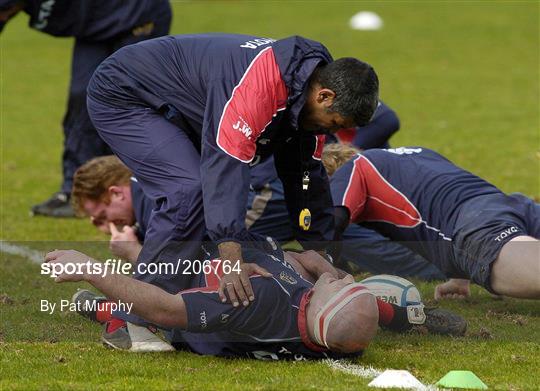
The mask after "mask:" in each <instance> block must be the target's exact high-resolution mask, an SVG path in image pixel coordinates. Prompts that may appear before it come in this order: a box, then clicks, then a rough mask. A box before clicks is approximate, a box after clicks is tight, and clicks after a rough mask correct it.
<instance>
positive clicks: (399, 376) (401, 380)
mask: <svg viewBox="0 0 540 391" xmlns="http://www.w3.org/2000/svg"><path fill="white" fill-rule="evenodd" d="M368 386H369V387H377V388H392V387H393V388H413V389H423V388H425V386H424V385H423V384H422V383H420V381H418V379H417V378H415V377H414V376H413V375H412V374H411V373H410V372H408V371H402V370H399V371H398V370H395V369H388V370H386V371H384V372H383V373H381V374H380V375H379V376H377V377H376V378H375V379H373V380H372V381H371V383H369V384H368Z"/></svg>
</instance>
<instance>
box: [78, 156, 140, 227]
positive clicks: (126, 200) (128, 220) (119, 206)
mask: <svg viewBox="0 0 540 391" xmlns="http://www.w3.org/2000/svg"><path fill="white" fill-rule="evenodd" d="M130 177H131V171H130V170H129V169H128V168H127V167H126V166H125V165H124V164H122V162H121V161H120V160H119V159H118V158H117V157H116V156H112V155H111V156H102V157H97V158H94V159H92V160H90V161H88V162H87V163H85V164H83V165H82V166H81V167H79V169H78V170H77V171H76V172H75V175H74V176H73V189H72V193H71V195H72V202H73V206H74V208H75V211H76V212H77V214H79V215H81V216H90V219H91V220H92V223H93V224H94V225H95V226H96V227H97V228H98V229H99V230H101V231H103V232H106V233H109V223H110V222H112V223H114V224H116V225H119V226H123V225H133V224H134V223H135V217H134V213H133V205H132V202H131V187H130Z"/></svg>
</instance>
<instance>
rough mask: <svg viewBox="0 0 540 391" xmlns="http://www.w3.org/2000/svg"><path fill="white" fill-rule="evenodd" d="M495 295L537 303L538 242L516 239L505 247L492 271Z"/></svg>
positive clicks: (539, 275)
mask: <svg viewBox="0 0 540 391" xmlns="http://www.w3.org/2000/svg"><path fill="white" fill-rule="evenodd" d="M491 288H492V289H493V291H494V292H496V293H498V294H500V295H505V296H511V297H519V298H523V299H540V240H538V239H535V238H533V237H530V236H517V237H515V238H513V239H512V240H510V241H509V242H508V243H506V244H505V245H504V246H503V248H502V250H501V252H500V254H499V256H498V258H497V260H496V261H495V262H494V263H493V266H492V269H491Z"/></svg>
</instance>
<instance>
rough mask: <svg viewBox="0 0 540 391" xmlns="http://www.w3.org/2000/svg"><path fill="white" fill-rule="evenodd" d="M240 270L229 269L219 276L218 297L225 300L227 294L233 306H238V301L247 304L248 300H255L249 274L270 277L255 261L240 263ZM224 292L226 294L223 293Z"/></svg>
mask: <svg viewBox="0 0 540 391" xmlns="http://www.w3.org/2000/svg"><path fill="white" fill-rule="evenodd" d="M240 270H241V271H240V272H237V271H231V272H230V273H228V274H224V275H223V277H221V281H220V284H219V290H218V293H219V297H220V299H221V301H222V302H223V303H225V302H226V301H227V296H229V300H230V301H231V303H232V305H233V306H234V307H238V305H239V303H242V305H243V306H244V307H245V306H248V305H249V302H250V301H253V300H255V294H254V293H253V288H252V287H251V281H250V280H249V276H250V275H252V274H259V275H261V276H263V277H272V274H270V273H268V271H267V270H266V269H265V268H263V267H260V266H259V265H257V264H255V263H243V262H242V263H240ZM225 292H226V295H225Z"/></svg>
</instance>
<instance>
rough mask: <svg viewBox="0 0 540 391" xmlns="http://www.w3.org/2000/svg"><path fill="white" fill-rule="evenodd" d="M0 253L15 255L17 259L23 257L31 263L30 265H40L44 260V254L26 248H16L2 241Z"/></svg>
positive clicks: (0, 242)
mask: <svg viewBox="0 0 540 391" xmlns="http://www.w3.org/2000/svg"><path fill="white" fill-rule="evenodd" d="M0 252H3V253H6V254H10V255H17V256H19V257H23V258H26V259H28V260H30V261H32V263H37V264H42V263H43V260H44V259H45V254H44V253H41V252H39V251H37V250H34V249H31V248H29V247H26V246H17V245H15V244H11V243H9V242H5V241H3V240H2V241H0Z"/></svg>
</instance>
